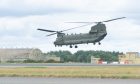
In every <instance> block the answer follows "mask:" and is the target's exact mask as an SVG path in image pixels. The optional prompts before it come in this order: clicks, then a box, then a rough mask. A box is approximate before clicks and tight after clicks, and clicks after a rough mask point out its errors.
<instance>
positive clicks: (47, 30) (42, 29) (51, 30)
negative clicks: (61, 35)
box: [37, 28, 57, 32]
mask: <svg viewBox="0 0 140 84" xmlns="http://www.w3.org/2000/svg"><path fill="white" fill-rule="evenodd" d="M37 30H40V31H46V32H57V31H53V30H47V29H39V28H38V29H37Z"/></svg>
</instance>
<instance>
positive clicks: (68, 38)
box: [37, 17, 125, 48]
mask: <svg viewBox="0 0 140 84" xmlns="http://www.w3.org/2000/svg"><path fill="white" fill-rule="evenodd" d="M123 18H125V17H121V18H115V19H111V20H106V21H101V22H68V23H86V24H85V25H82V26H79V27H74V28H70V29H66V30H62V31H54V30H47V29H40V28H38V29H37V30H40V31H45V32H51V33H52V34H49V35H47V36H52V35H55V34H57V38H56V40H55V41H54V45H55V46H63V45H66V46H67V45H69V46H70V48H72V47H73V46H75V48H78V46H77V44H84V43H86V44H88V43H93V44H94V45H95V44H96V43H98V44H99V45H101V43H100V41H101V40H103V39H104V37H105V36H106V35H107V31H106V26H105V24H103V23H105V22H110V21H114V20H118V19H123ZM93 23H95V24H96V25H94V26H92V27H91V30H90V31H89V32H88V33H81V34H71V35H68V34H65V33H63V32H65V31H68V30H72V29H75V28H80V27H83V26H87V25H91V24H93Z"/></svg>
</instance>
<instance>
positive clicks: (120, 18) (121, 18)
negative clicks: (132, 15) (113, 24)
mask: <svg viewBox="0 0 140 84" xmlns="http://www.w3.org/2000/svg"><path fill="white" fill-rule="evenodd" d="M123 18H126V17H120V18H115V19H111V20H106V21H102V22H110V21H114V20H118V19H123Z"/></svg>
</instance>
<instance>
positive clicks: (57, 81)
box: [0, 77, 140, 84]
mask: <svg viewBox="0 0 140 84" xmlns="http://www.w3.org/2000/svg"><path fill="white" fill-rule="evenodd" d="M0 84H140V80H138V79H94V78H30V77H27V78H26V77H0Z"/></svg>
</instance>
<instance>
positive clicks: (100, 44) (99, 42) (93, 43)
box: [93, 42, 101, 45]
mask: <svg viewBox="0 0 140 84" xmlns="http://www.w3.org/2000/svg"><path fill="white" fill-rule="evenodd" d="M95 44H96V43H93V45H95ZM98 44H99V45H101V43H100V42H98Z"/></svg>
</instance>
